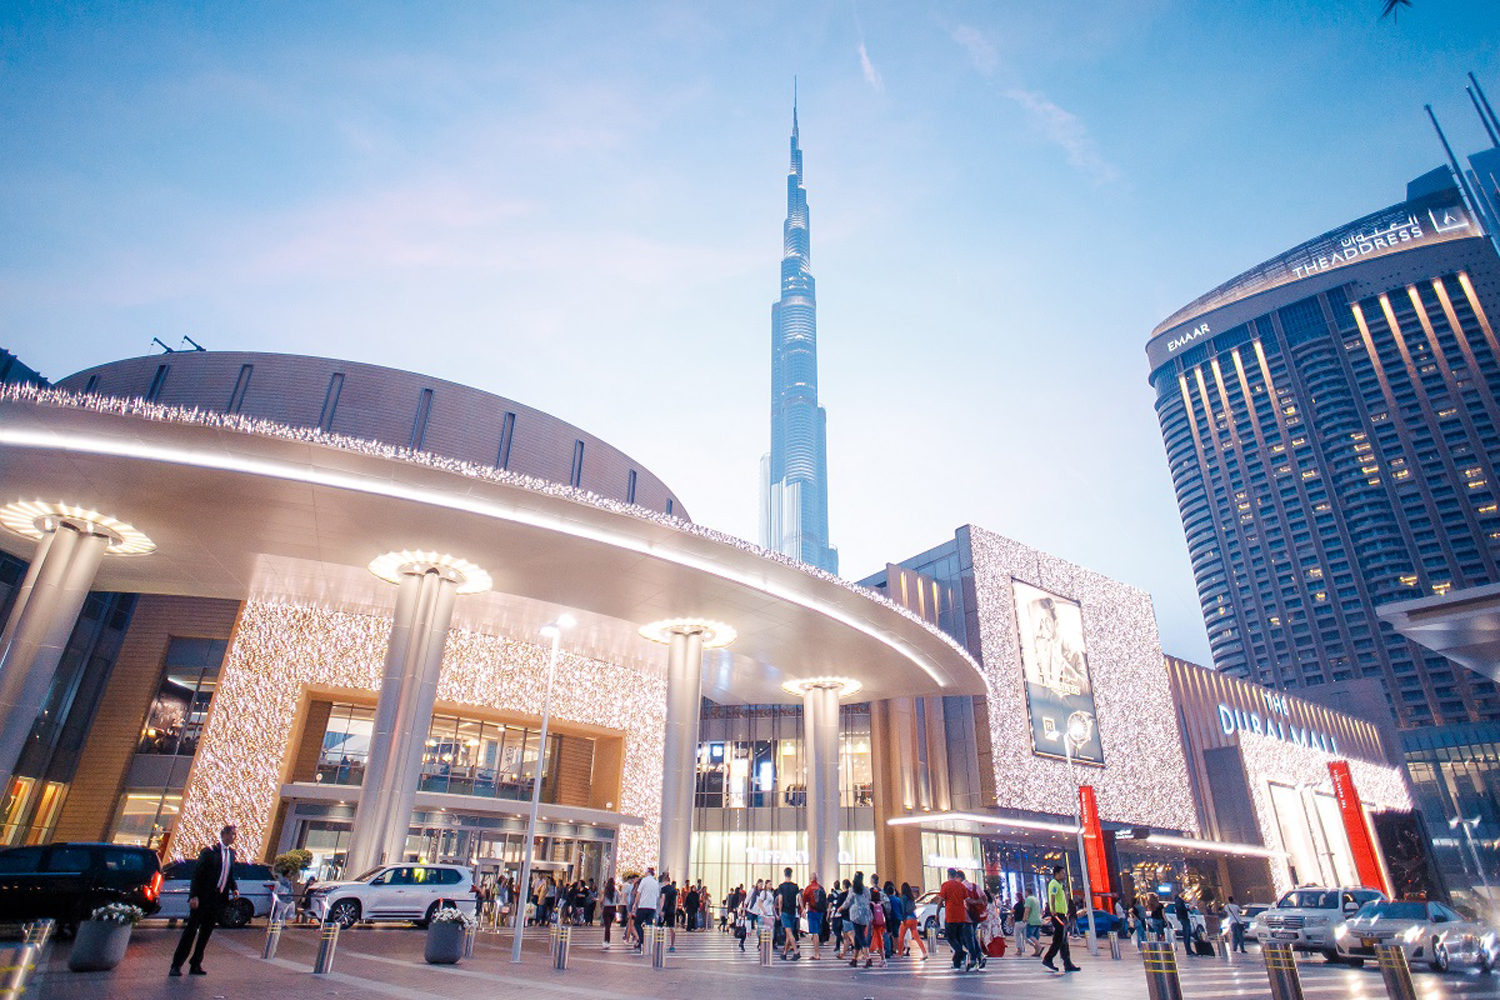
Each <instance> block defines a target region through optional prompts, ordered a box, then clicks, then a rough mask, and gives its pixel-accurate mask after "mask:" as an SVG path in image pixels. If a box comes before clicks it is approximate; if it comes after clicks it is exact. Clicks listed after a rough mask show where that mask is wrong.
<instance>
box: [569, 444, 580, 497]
mask: <svg viewBox="0 0 1500 1000" xmlns="http://www.w3.org/2000/svg"><path fill="white" fill-rule="evenodd" d="M568 485H569V486H582V485H583V442H582V441H574V442H573V468H572V470H571V471H570V472H569V473H568Z"/></svg>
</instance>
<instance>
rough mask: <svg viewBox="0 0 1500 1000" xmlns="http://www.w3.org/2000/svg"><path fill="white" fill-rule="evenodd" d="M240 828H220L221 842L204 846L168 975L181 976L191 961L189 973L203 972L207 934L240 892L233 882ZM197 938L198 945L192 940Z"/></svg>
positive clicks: (195, 870) (231, 825) (229, 826)
mask: <svg viewBox="0 0 1500 1000" xmlns="http://www.w3.org/2000/svg"><path fill="white" fill-rule="evenodd" d="M236 832H237V831H236V830H235V828H234V824H232V823H231V824H230V825H228V826H226V827H224V829H222V830H220V831H219V842H218V843H217V844H215V845H214V846H213V847H205V848H204V849H203V850H202V851H201V852H200V853H199V854H198V866H197V867H196V868H194V869H193V881H192V884H191V886H190V887H189V889H188V918H187V926H186V927H184V928H183V929H182V939H181V940H179V941H178V942H177V951H176V953H175V954H173V955H172V971H171V972H170V973H168V975H172V976H180V975H182V963H183V962H184V961H186V960H188V952H189V951H191V952H192V953H193V954H192V959H191V960H190V961H188V972H190V973H191V974H193V975H195V976H201V975H204V974H205V973H204V970H203V949H205V948H207V947H208V936H209V935H210V934H212V933H213V932H214V925H215V924H217V923H218V922H219V918H220V917H221V916H223V915H224V907H226V906H228V905H229V901H230V900H231V899H233V898H234V897H235V896H238V895H239V893H238V892H237V891H236V889H237V887H236V886H235V884H234V837H235V833H236ZM194 938H197V945H196V946H195V945H194V944H193V939H194Z"/></svg>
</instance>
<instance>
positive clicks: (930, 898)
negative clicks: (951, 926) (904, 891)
mask: <svg viewBox="0 0 1500 1000" xmlns="http://www.w3.org/2000/svg"><path fill="white" fill-rule="evenodd" d="M917 926H918V927H919V928H921V930H922V933H923V934H926V933H927V932H928V931H931V932H932V933H934V934H941V933H943V901H942V899H941V898H940V897H939V896H938V894H937V892H936V891H933V892H924V893H923V894H922V895H920V896H918V897H917Z"/></svg>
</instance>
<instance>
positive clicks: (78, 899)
mask: <svg viewBox="0 0 1500 1000" xmlns="http://www.w3.org/2000/svg"><path fill="white" fill-rule="evenodd" d="M161 883H162V878H161V862H160V861H159V860H158V859H157V857H156V852H155V851H152V850H148V849H146V848H144V847H127V846H125V845H123V844H83V843H59V844H46V845H40V846H33V847H12V848H10V849H8V850H0V922H3V923H18V922H22V921H27V920H36V919H38V918H40V917H51V918H52V919H53V920H56V921H57V926H58V931H59V933H61V934H62V935H63V936H69V935H71V934H72V933H73V931H74V930H76V929H77V927H78V924H79V923H80V922H81V921H84V920H87V919H88V917H89V914H91V913H93V911H94V909H95V908H97V907H100V906H103V905H104V904H106V903H129V904H130V905H132V906H139V907H140V908H141V909H142V910H144V911H145V912H146V915H147V916H150V915H151V914H153V913H155V912H156V911H157V908H158V907H159V905H160V903H159V902H158V897H159V895H160V893H161Z"/></svg>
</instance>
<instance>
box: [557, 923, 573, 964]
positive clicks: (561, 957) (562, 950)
mask: <svg viewBox="0 0 1500 1000" xmlns="http://www.w3.org/2000/svg"><path fill="white" fill-rule="evenodd" d="M572 943H573V928H571V927H563V928H562V929H561V930H560V931H558V932H557V948H556V950H555V951H554V952H553V954H552V967H553V968H554V969H556V970H557V971H558V972H565V971H567V968H568V951H569V949H570V948H571V946H572Z"/></svg>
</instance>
